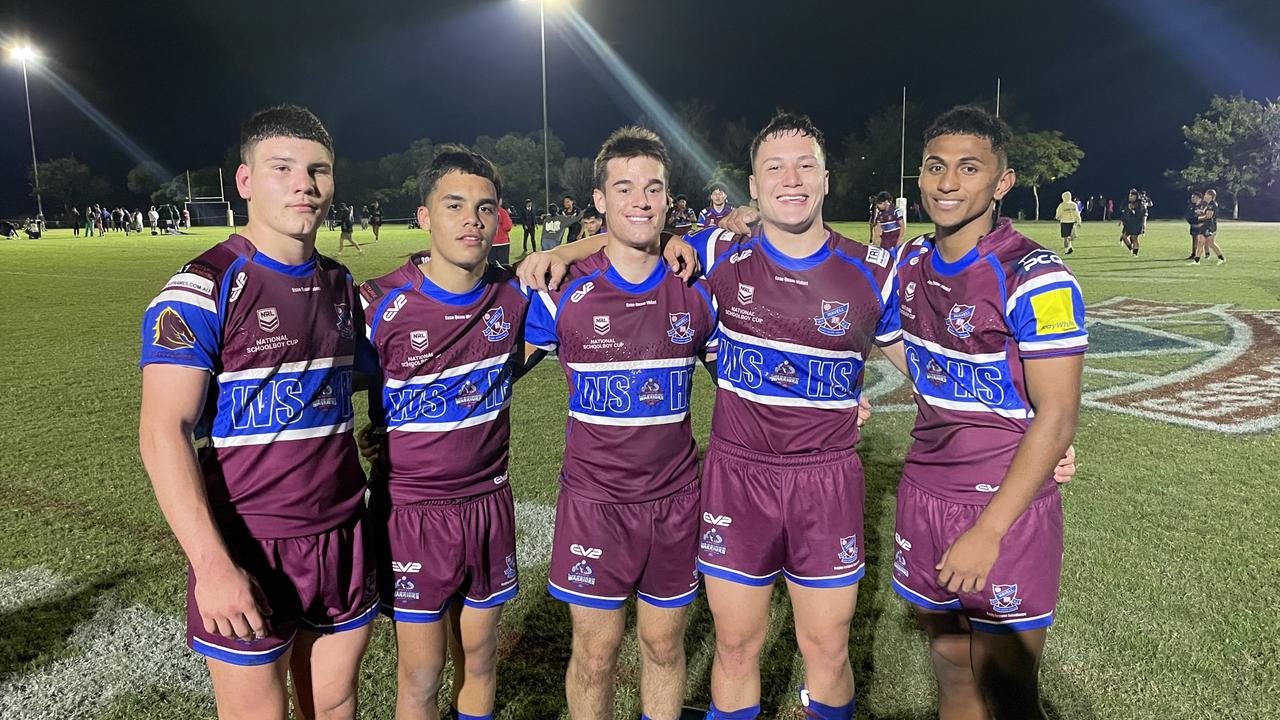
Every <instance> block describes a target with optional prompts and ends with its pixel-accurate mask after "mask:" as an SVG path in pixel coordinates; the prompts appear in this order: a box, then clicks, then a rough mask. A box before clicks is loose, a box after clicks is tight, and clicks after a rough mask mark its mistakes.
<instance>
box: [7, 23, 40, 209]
mask: <svg viewBox="0 0 1280 720" xmlns="http://www.w3.org/2000/svg"><path fill="white" fill-rule="evenodd" d="M9 57H10V58H12V59H13V60H16V61H17V62H19V63H21V64H22V90H23V93H25V94H26V96H27V132H28V133H29V134H30V135H31V177H32V178H33V179H34V180H35V190H36V218H37V219H39V220H41V221H43V220H44V203H43V202H42V201H41V199H40V165H39V163H37V162H36V130H35V125H34V124H33V123H32V122H31V90H30V88H29V87H28V85H27V63H29V62H36V61H38V60H39V59H40V53H39V51H37V50H36V49H35V48H34V47H32V46H31V45H30V44H29V43H23V44H21V45H16V46H14V47H11V48H9Z"/></svg>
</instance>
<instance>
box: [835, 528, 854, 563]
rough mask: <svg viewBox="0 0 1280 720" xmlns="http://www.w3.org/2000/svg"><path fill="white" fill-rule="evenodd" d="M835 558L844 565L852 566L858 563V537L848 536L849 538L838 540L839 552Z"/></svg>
mask: <svg viewBox="0 0 1280 720" xmlns="http://www.w3.org/2000/svg"><path fill="white" fill-rule="evenodd" d="M836 556H837V557H839V558H840V562H842V563H844V564H845V565H852V564H854V563H856V562H858V536H857V535H850V536H849V537H842V538H840V552H839V553H837V554H836Z"/></svg>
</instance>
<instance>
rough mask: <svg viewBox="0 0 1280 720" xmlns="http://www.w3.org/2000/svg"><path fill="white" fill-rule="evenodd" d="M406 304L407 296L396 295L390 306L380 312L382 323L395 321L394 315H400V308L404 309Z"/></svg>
mask: <svg viewBox="0 0 1280 720" xmlns="http://www.w3.org/2000/svg"><path fill="white" fill-rule="evenodd" d="M407 302H409V298H408V296H406V295H404V294H400V295H397V296H396V299H395V300H392V301H391V306H390V307H388V308H387V309H386V310H383V311H382V321H383V322H391V321H392V320H395V319H396V315H398V314H400V308H402V307H404V305H405V303H407Z"/></svg>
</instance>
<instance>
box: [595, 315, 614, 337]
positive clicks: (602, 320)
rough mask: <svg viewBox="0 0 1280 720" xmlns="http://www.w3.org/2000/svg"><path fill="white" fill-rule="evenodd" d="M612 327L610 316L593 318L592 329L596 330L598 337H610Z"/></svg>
mask: <svg viewBox="0 0 1280 720" xmlns="http://www.w3.org/2000/svg"><path fill="white" fill-rule="evenodd" d="M610 327H611V325H610V324H609V316H608V315H596V316H595V317H593V318H591V329H592V330H595V331H596V334H597V335H608V334H609V328H610Z"/></svg>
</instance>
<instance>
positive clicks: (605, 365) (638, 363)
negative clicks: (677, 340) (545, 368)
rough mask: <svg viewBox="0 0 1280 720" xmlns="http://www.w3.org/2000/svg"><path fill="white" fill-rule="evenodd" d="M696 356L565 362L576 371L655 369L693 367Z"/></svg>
mask: <svg viewBox="0 0 1280 720" xmlns="http://www.w3.org/2000/svg"><path fill="white" fill-rule="evenodd" d="M694 360H695V358H691V357H687V358H663V359H661V360H621V361H619V362H598V363H572V362H571V363H565V365H568V366H569V369H570V370H572V371H574V372H618V371H623V370H654V369H657V368H676V367H691V366H692V365H693V363H694Z"/></svg>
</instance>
